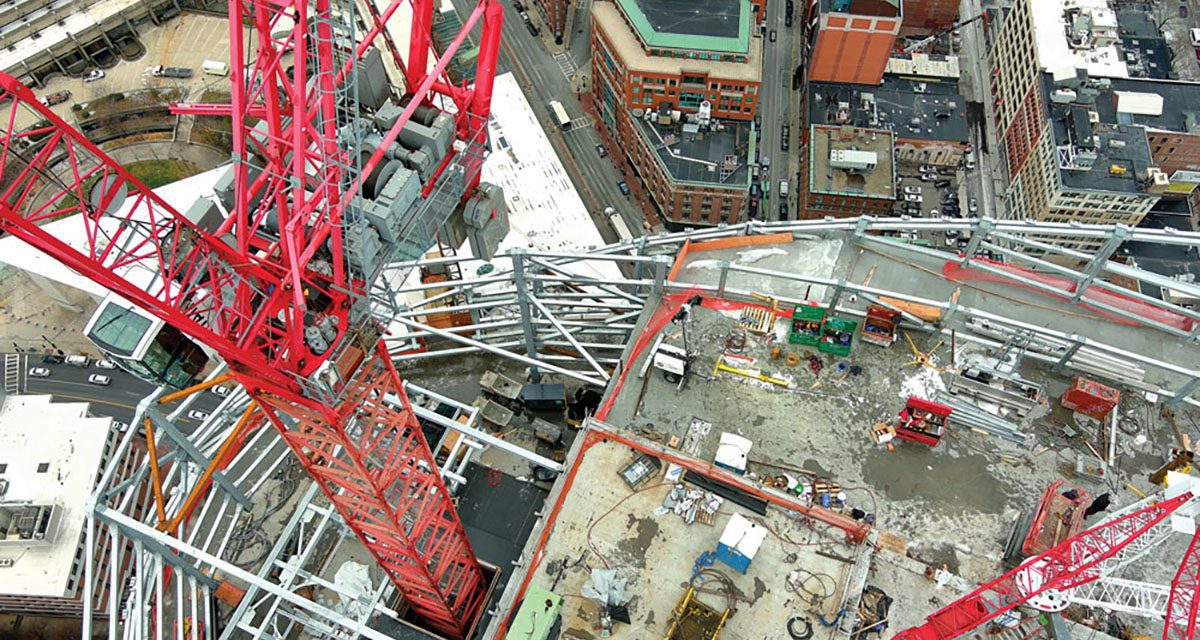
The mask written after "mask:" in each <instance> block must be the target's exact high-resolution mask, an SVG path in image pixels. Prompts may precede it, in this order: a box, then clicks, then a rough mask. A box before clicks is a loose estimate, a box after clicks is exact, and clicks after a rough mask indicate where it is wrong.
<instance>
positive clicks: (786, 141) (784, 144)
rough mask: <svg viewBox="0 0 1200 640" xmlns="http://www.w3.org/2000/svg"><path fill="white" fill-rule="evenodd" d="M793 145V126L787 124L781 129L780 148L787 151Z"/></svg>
mask: <svg viewBox="0 0 1200 640" xmlns="http://www.w3.org/2000/svg"><path fill="white" fill-rule="evenodd" d="M791 145H792V128H791V127H789V126H787V125H786V124H785V125H783V127H782V128H781V129H780V130H779V150H780V151H787V150H788V149H789V148H791Z"/></svg>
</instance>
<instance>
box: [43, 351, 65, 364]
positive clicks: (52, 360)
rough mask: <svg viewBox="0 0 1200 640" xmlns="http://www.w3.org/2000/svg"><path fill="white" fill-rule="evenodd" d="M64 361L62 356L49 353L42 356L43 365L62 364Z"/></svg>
mask: <svg viewBox="0 0 1200 640" xmlns="http://www.w3.org/2000/svg"><path fill="white" fill-rule="evenodd" d="M63 360H64V358H63V357H62V356H60V355H56V354H53V353H47V354H46V355H44V356H42V364H62V363H63Z"/></svg>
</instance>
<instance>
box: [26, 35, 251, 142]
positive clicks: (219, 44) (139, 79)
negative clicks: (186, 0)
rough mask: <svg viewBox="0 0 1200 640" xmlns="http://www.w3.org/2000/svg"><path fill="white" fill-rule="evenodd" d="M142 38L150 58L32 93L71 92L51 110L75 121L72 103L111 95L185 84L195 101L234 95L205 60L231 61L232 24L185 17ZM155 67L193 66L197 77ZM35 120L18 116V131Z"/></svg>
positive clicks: (57, 79) (52, 82) (55, 82)
mask: <svg viewBox="0 0 1200 640" xmlns="http://www.w3.org/2000/svg"><path fill="white" fill-rule="evenodd" d="M139 35H140V38H141V41H142V44H144V45H145V46H146V55H144V56H142V57H141V58H138V59H137V60H133V61H131V62H125V61H121V62H119V63H117V64H116V66H114V67H112V68H111V69H104V70H103V71H104V77H102V78H100V79H99V80H94V81H91V82H84V81H83V79H81V78H78V77H72V78H68V77H64V76H54V77H53V78H52V79H50V80H49V81H48V82H47V83H46V86H45V87H38V88H34V90H33V92H34V93H35V94H36V95H37V96H38V97H39V98H43V97H45V96H48V95H50V94H54V93H58V92H61V91H69V92H70V94H71V97H70V98H69V99H67V100H66V101H64V102H62V103H60V104H57V105H54V106H53V107H51V109H52V110H53V111H54V112H55V113H57V114H58V115H59V116H61V117H62V118H64V119H65V120H67V122H73V119H72V117H71V106H72V105H74V104H76V103H82V102H87V101H89V100H92V99H95V98H99V97H101V96H105V95H108V94H111V93H119V92H124V91H132V90H136V89H147V88H152V87H167V86H183V87H186V88H187V89H188V91H189V95H190V96H191V97H192V98H196V97H198V96H199V95H200V94H201V93H202V92H203V91H204V90H205V89H207V88H210V87H212V88H216V89H218V90H221V91H225V92H228V91H229V78H227V77H223V76H214V75H207V74H205V73H204V72H203V70H202V68H201V67H202V65H203V64H204V61H205V60H217V61H228V59H229V23H228V21H227V20H225V19H224V18H216V17H212V16H199V15H188V14H184V15H182V16H179V17H177V18H173V19H171V20H169V21H167V22H165V23H163V24H161V25H158V26H153V25H150V26H148V27H143V29H142V30H141V32H140V34H139ZM156 65H163V66H168V67H183V68H188V69H191V70H192V71H193V74H192V77H191V78H188V79H173V78H159V77H155V76H153V75H152V74H151V73H150V71H149V69H150V68H151V67H154V66H156ZM33 122H34V118H33V117H32V115H31V114H30V113H29V112H27V111H25V110H21V112H20V113H19V114H18V116H17V128H18V129H21V128H24V127H28V126H30V125H32V124H33Z"/></svg>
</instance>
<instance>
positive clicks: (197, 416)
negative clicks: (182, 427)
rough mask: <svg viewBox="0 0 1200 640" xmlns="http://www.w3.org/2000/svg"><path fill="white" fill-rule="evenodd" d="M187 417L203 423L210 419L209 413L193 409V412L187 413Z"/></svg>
mask: <svg viewBox="0 0 1200 640" xmlns="http://www.w3.org/2000/svg"><path fill="white" fill-rule="evenodd" d="M187 417H189V418H191V419H192V420H199V421H201V422H203V421H204V420H207V419H208V412H207V411H201V410H199V409H192V410H191V411H188V412H187Z"/></svg>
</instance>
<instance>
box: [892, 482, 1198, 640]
mask: <svg viewBox="0 0 1200 640" xmlns="http://www.w3.org/2000/svg"><path fill="white" fill-rule="evenodd" d="M1193 497H1194V496H1193V494H1192V493H1191V492H1184V493H1183V494H1181V495H1178V496H1175V497H1174V498H1170V499H1166V500H1163V501H1162V502H1159V503H1157V504H1152V505H1150V506H1147V507H1145V508H1142V509H1140V510H1138V511H1134V512H1133V513H1129V514H1126V515H1124V516H1121V517H1119V518H1115V519H1113V520H1111V521H1108V522H1104V523H1101V524H1100V525H1098V526H1095V527H1092V528H1091V529H1088V530H1087V531H1083V532H1081V533H1079V534H1077V535H1076V536H1074V537H1073V538H1070V539H1068V540H1066V541H1065V542H1063V543H1061V544H1059V545H1058V546H1055V547H1053V548H1051V549H1049V550H1048V551H1046V552H1044V553H1042V554H1039V555H1036V556H1033V557H1031V558H1029V559H1028V560H1026V561H1025V562H1023V563H1021V566H1019V567H1017V568H1016V569H1013V570H1012V571H1009V572H1008V573H1006V574H1004V575H1003V576H1001V577H999V578H997V579H996V580H993V581H992V582H990V583H988V584H985V585H983V586H981V587H979V588H978V589H976V590H975V591H973V592H971V593H969V594H967V595H965V596H963V597H962V598H959V599H958V600H955V601H954V602H952V603H950V604H948V605H946V606H945V607H942V608H941V609H940V610H938V611H936V612H934V613H932V614H930V615H929V616H928V617H926V618H925V623H924V624H922V625H920V626H916V627H912V628H910V629H905V630H904V631H901V632H899V633H897V634H896V635H895V638H896V640H950V639H951V638H957V637H959V636H961V635H963V634H965V633H967V632H969V631H970V630H972V629H974V628H975V627H978V626H979V625H981V624H984V623H985V622H988V621H990V620H994V619H996V618H998V617H1000V616H1002V615H1003V614H1005V613H1006V612H1008V611H1011V610H1013V609H1015V608H1017V607H1020V606H1022V605H1026V604H1034V603H1035V602H1036V603H1037V604H1038V605H1041V606H1042V607H1047V608H1049V607H1052V606H1053V605H1054V604H1055V602H1056V601H1058V602H1059V603H1061V604H1064V605H1065V600H1062V599H1061V598H1060V597H1059V598H1056V596H1057V594H1059V593H1061V592H1064V591H1068V590H1070V589H1073V588H1075V587H1078V586H1080V585H1083V584H1086V583H1088V582H1091V581H1093V580H1096V579H1098V578H1100V577H1101V575H1100V569H1101V567H1102V566H1103V565H1104V563H1106V562H1107V561H1111V560H1114V559H1117V558H1119V556H1120V555H1121V554H1122V552H1124V551H1125V550H1127V548H1128V549H1129V550H1130V551H1133V552H1136V546H1134V547H1131V545H1133V543H1134V542H1135V541H1136V540H1137V539H1138V538H1139V537H1141V536H1143V535H1145V534H1147V533H1149V532H1150V531H1151V530H1152V529H1154V528H1155V526H1157V525H1158V524H1159V523H1161V522H1162V521H1163V520H1165V519H1166V518H1168V517H1169V516H1170V515H1171V514H1172V513H1174V512H1175V511H1176V510H1177V509H1179V508H1180V507H1182V506H1184V505H1185V504H1187V503H1189V502H1191V500H1192V499H1193ZM1196 547H1197V544H1196V541H1195V540H1193V542H1192V546H1191V547H1190V548H1189V550H1188V553H1187V555H1186V556H1185V558H1184V563H1183V566H1181V567H1180V572H1179V576H1184V575H1186V576H1187V577H1188V579H1187V580H1182V581H1181V580H1180V578H1179V576H1177V577H1176V581H1175V585H1174V587H1173V588H1172V590H1171V604H1170V606H1169V607H1168V608H1169V611H1170V618H1171V619H1170V620H1168V624H1167V630H1166V634H1165V635H1164V640H1171V639H1186V640H1191V638H1192V632H1193V631H1194V628H1195V613H1196V604H1195V600H1194V598H1195V589H1196V584H1197V582H1196V577H1197V570H1196V567H1197V566H1200V563H1198V561H1197V555H1198V554H1197V548H1196ZM1177 591H1179V593H1178V594H1177V593H1176V592H1177ZM1035 606H1036V605H1035ZM1177 611H1178V612H1177ZM1189 615H1190V618H1188V617H1183V616H1189Z"/></svg>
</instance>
